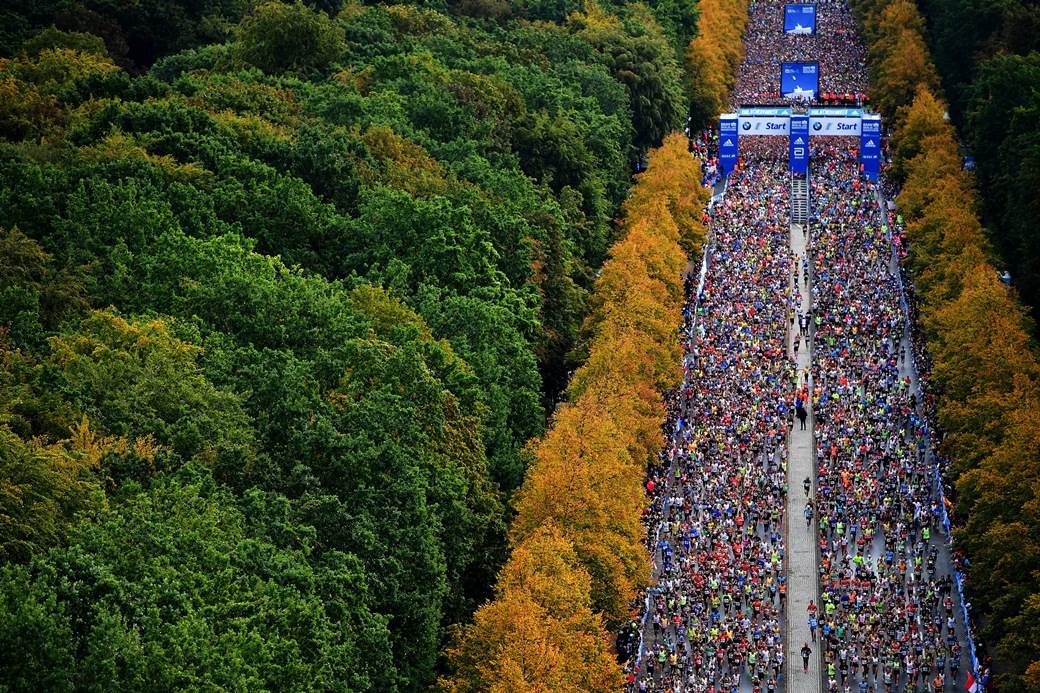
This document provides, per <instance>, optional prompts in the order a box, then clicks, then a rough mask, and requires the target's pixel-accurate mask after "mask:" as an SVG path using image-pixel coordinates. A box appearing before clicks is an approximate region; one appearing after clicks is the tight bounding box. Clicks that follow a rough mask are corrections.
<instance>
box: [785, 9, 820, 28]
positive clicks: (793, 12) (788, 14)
mask: <svg viewBox="0 0 1040 693" xmlns="http://www.w3.org/2000/svg"><path fill="white" fill-rule="evenodd" d="M784 33H785V34H792V35H799V34H803V35H807V34H815V33H816V5H805V4H800V5H784Z"/></svg>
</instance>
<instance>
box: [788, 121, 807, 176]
mask: <svg viewBox="0 0 1040 693" xmlns="http://www.w3.org/2000/svg"><path fill="white" fill-rule="evenodd" d="M789 160H790V162H791V173H795V174H799V175H805V174H807V173H808V172H809V117H808V116H804V115H794V116H791V151H790V156H789Z"/></svg>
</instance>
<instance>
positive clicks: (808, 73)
mask: <svg viewBox="0 0 1040 693" xmlns="http://www.w3.org/2000/svg"><path fill="white" fill-rule="evenodd" d="M819 91H820V66H819V64H817V63H780V93H781V94H782V95H783V97H784V98H785V99H794V100H809V99H815V98H816V95H817V94H818V93H819Z"/></svg>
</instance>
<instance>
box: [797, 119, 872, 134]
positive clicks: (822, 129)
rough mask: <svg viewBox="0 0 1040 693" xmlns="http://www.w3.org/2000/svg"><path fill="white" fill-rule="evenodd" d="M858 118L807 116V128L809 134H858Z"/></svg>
mask: <svg viewBox="0 0 1040 693" xmlns="http://www.w3.org/2000/svg"><path fill="white" fill-rule="evenodd" d="M859 124H860V119H859V118H835V117H827V116H823V117H821V116H812V115H810V116H809V130H810V133H809V134H811V135H816V136H822V135H829V136H834V135H838V136H848V137H855V136H858V135H859Z"/></svg>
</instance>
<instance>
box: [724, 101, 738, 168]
mask: <svg viewBox="0 0 1040 693" xmlns="http://www.w3.org/2000/svg"><path fill="white" fill-rule="evenodd" d="M739 142H740V135H739V134H738V130H737V114H736V113H723V114H722V115H721V116H720V117H719V168H721V169H722V174H723V175H726V174H728V173H729V172H730V171H732V170H733V169H735V168H736V167H737V157H739V156H740V147H739Z"/></svg>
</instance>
